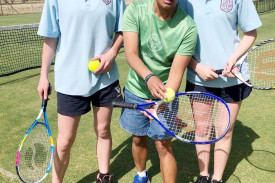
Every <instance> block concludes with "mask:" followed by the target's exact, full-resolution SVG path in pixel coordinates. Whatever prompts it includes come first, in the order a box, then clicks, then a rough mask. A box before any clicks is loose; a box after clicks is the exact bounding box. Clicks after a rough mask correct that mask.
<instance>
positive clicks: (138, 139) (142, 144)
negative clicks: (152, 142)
mask: <svg viewBox="0 0 275 183" xmlns="http://www.w3.org/2000/svg"><path fill="white" fill-rule="evenodd" d="M132 154H133V158H134V162H135V165H136V169H137V171H138V172H142V171H143V170H145V169H146V161H147V156H148V149H147V136H135V135H133V143H132Z"/></svg>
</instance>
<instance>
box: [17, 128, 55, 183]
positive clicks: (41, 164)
mask: <svg viewBox="0 0 275 183" xmlns="http://www.w3.org/2000/svg"><path fill="white" fill-rule="evenodd" d="M50 158H51V143H50V138H49V135H48V131H47V129H46V127H45V126H44V125H43V124H40V123H38V124H36V125H35V127H34V128H33V129H32V130H31V132H30V133H29V135H28V136H27V137H26V139H25V141H24V144H23V145H22V149H21V153H20V160H19V174H20V177H21V178H22V179H23V180H24V181H25V182H36V181H38V180H40V179H42V178H43V177H44V176H45V174H46V170H47V169H48V166H49V163H50Z"/></svg>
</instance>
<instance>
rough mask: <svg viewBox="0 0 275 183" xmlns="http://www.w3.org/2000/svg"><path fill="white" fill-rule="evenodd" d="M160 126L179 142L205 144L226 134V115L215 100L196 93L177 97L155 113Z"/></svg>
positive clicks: (223, 108) (222, 105)
mask: <svg viewBox="0 0 275 183" xmlns="http://www.w3.org/2000/svg"><path fill="white" fill-rule="evenodd" d="M156 114H157V116H158V118H159V120H160V121H161V122H162V123H163V124H164V126H165V127H166V128H167V129H168V130H170V131H171V132H172V133H174V134H175V135H176V136H177V138H178V139H180V140H183V141H186V140H187V141H196V142H208V141H212V140H215V139H218V138H219V137H221V136H222V135H224V133H225V131H227V127H228V124H229V121H230V120H229V113H228V110H227V108H226V106H225V104H223V103H222V102H220V101H218V100H217V99H216V98H214V97H211V96H208V95H205V94H199V93H197V94H196V93H192V94H187V95H178V96H177V97H176V98H175V100H174V101H173V102H171V103H169V104H167V103H163V104H161V105H160V106H159V107H158V109H157V110H156Z"/></svg>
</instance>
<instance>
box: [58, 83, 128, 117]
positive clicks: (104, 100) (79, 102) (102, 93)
mask: <svg viewBox="0 0 275 183" xmlns="http://www.w3.org/2000/svg"><path fill="white" fill-rule="evenodd" d="M122 100H123V98H122V95H121V89H120V85H119V81H115V82H114V83H112V84H111V85H109V86H107V87H106V88H103V89H101V90H99V91H97V92H96V93H94V94H93V95H91V96H89V97H83V96H75V95H66V94H62V93H59V92H57V112H58V113H59V114H62V115H65V116H80V115H83V114H85V113H87V112H89V111H90V110H91V103H92V105H93V106H96V107H107V106H112V102H113V101H118V102H121V101H122Z"/></svg>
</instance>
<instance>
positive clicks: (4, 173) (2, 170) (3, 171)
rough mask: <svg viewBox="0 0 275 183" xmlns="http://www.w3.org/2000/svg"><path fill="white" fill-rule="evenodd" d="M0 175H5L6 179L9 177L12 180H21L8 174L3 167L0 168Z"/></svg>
mask: <svg viewBox="0 0 275 183" xmlns="http://www.w3.org/2000/svg"><path fill="white" fill-rule="evenodd" d="M0 174H1V175H3V176H4V177H8V178H10V179H12V180H18V181H19V178H18V177H17V175H14V174H13V173H11V172H8V171H7V170H4V169H3V168H1V167H0Z"/></svg>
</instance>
